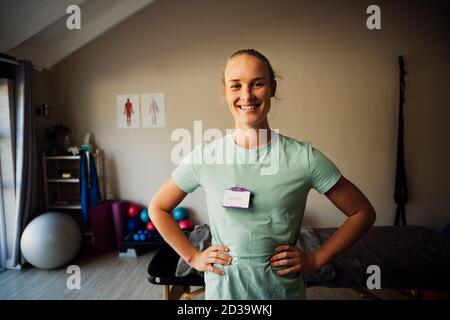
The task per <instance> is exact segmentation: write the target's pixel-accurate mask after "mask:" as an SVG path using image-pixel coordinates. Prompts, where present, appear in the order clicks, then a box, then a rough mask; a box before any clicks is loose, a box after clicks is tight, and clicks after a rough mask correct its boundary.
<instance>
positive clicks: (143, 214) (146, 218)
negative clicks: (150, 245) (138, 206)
mask: <svg viewBox="0 0 450 320" xmlns="http://www.w3.org/2000/svg"><path fill="white" fill-rule="evenodd" d="M140 218H141V220H142V222H143V223H147V222H149V221H150V216H149V215H148V209H142V211H141V215H140Z"/></svg>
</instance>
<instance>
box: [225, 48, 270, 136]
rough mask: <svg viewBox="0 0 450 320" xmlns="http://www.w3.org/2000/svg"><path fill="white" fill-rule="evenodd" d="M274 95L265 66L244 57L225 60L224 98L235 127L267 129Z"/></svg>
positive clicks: (258, 60) (250, 57) (244, 55)
mask: <svg viewBox="0 0 450 320" xmlns="http://www.w3.org/2000/svg"><path fill="white" fill-rule="evenodd" d="M274 93H275V81H273V82H272V81H271V80H270V72H269V66H268V65H267V63H265V62H264V61H262V60H260V59H258V58H256V57H253V56H250V55H247V54H241V55H237V56H235V57H233V58H231V59H230V60H228V63H227V66H226V68H225V73H224V95H225V100H226V101H227V104H228V108H229V109H230V111H231V114H232V115H233V117H234V121H235V127H236V128H242V129H248V128H254V129H260V128H268V123H267V114H268V113H269V110H270V98H271V97H272V96H273V95H274Z"/></svg>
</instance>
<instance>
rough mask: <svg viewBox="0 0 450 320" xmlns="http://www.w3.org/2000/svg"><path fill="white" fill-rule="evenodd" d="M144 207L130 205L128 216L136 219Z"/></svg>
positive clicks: (134, 204)
mask: <svg viewBox="0 0 450 320" xmlns="http://www.w3.org/2000/svg"><path fill="white" fill-rule="evenodd" d="M141 210H142V207H141V206H140V205H138V204H136V203H130V206H129V207H128V216H129V217H130V218H136V217H137V216H139V214H140V213H141Z"/></svg>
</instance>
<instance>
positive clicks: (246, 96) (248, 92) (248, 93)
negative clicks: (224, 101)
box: [241, 86, 253, 101]
mask: <svg viewBox="0 0 450 320" xmlns="http://www.w3.org/2000/svg"><path fill="white" fill-rule="evenodd" d="M241 92H242V94H241V100H244V101H249V100H251V99H252V98H253V90H252V87H251V86H245V87H244V88H243V90H242V91H241Z"/></svg>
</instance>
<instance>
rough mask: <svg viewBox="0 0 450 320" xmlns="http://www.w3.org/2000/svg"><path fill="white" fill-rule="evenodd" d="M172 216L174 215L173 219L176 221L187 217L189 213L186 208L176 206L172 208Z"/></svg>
mask: <svg viewBox="0 0 450 320" xmlns="http://www.w3.org/2000/svg"><path fill="white" fill-rule="evenodd" d="M172 217H174V219H175V220H177V221H181V220H186V219H188V218H189V214H188V211H187V210H186V208H183V207H177V208H175V209H173V211H172Z"/></svg>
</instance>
